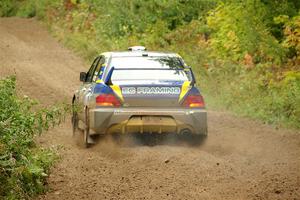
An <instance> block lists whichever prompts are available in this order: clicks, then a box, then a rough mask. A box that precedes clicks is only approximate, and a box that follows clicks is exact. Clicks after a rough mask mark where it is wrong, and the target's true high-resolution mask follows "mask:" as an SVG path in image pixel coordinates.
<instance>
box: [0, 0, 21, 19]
mask: <svg viewBox="0 0 300 200" xmlns="http://www.w3.org/2000/svg"><path fill="white" fill-rule="evenodd" d="M17 8H18V5H17V3H16V2H14V1H12V0H1V1H0V17H10V16H14V15H15V14H16V11H17Z"/></svg>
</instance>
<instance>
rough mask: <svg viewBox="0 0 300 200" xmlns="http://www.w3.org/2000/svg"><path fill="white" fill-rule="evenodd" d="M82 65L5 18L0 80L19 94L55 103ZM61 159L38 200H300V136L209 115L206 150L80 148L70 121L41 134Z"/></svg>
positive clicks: (46, 38) (107, 143)
mask: <svg viewBox="0 0 300 200" xmlns="http://www.w3.org/2000/svg"><path fill="white" fill-rule="evenodd" d="M87 68H88V65H86V64H85V63H84V62H83V61H82V60H81V59H79V58H78V57H76V56H75V55H74V54H72V53H71V52H70V51H68V50H66V49H65V48H64V47H62V46H61V45H60V44H59V43H58V42H57V41H56V40H55V39H53V38H52V37H51V36H50V35H49V34H48V32H47V30H46V29H45V28H44V27H43V26H42V25H41V24H39V23H38V22H37V21H36V20H34V19H29V20H28V19H18V18H3V19H0V77H3V76H6V75H8V74H13V73H16V75H17V84H18V87H19V88H20V93H21V94H24V95H28V96H30V97H33V98H36V99H39V100H40V101H41V102H42V103H43V104H46V105H51V104H53V103H55V102H61V101H63V100H64V99H66V98H67V100H70V99H71V95H72V92H73V91H74V90H75V89H76V88H77V86H78V85H79V81H78V78H79V72H80V71H83V70H86V69H87ZM39 141H40V142H41V143H42V144H43V145H46V146H58V145H62V146H63V148H61V150H60V153H61V155H62V159H61V161H60V162H58V163H57V164H56V165H55V166H54V167H53V169H52V173H51V175H50V176H49V188H50V190H49V192H48V193H47V194H45V195H42V196H40V197H39V199H300V189H299V188H300V133H299V131H293V130H284V129H279V130H275V129H274V128H272V127H271V126H268V125H263V124H261V123H259V122H256V121H252V120H248V119H239V118H237V117H234V116H232V115H230V114H228V113H223V112H216V111H210V112H209V138H208V141H207V143H206V145H205V146H202V147H189V146H185V145H184V144H169V143H166V144H163V145H156V146H153V147H151V146H147V145H142V144H140V143H138V142H136V141H135V142H131V143H130V142H129V143H126V144H125V145H117V144H115V142H114V141H113V140H111V139H110V138H105V139H102V140H101V141H100V142H99V144H97V145H96V146H94V147H92V148H90V149H87V150H86V149H82V148H79V147H78V146H77V145H76V143H75V141H74V139H73V138H72V133H71V126H70V123H69V122H68V120H67V122H66V123H64V124H62V125H61V126H60V127H57V128H54V129H53V130H51V131H49V132H48V133H46V134H44V135H43V136H42V137H41V138H39Z"/></svg>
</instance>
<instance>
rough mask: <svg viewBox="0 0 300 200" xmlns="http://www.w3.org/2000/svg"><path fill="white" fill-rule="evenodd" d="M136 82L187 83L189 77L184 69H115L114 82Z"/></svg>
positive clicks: (112, 79) (112, 78)
mask: <svg viewBox="0 0 300 200" xmlns="http://www.w3.org/2000/svg"><path fill="white" fill-rule="evenodd" d="M135 80H153V81H187V80H188V76H187V74H186V73H185V72H184V70H182V69H179V70H172V69H167V70H164V69H115V70H114V71H113V73H112V77H111V81H112V82H115V81H135Z"/></svg>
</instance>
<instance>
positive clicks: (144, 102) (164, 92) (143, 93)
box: [72, 46, 207, 147]
mask: <svg viewBox="0 0 300 200" xmlns="http://www.w3.org/2000/svg"><path fill="white" fill-rule="evenodd" d="M80 81H82V82H83V84H82V85H81V86H80V88H79V89H78V90H77V91H76V92H75V94H74V96H73V99H72V105H73V116H72V125H73V133H75V132H76V131H77V130H81V132H83V143H84V145H85V146H86V147H87V146H88V145H89V144H90V143H92V138H91V137H90V136H91V135H94V134H115V133H118V134H128V133H140V134H151V133H157V134H164V133H168V134H170V133H171V134H179V135H183V134H188V135H190V137H193V139H197V138H199V139H203V138H205V136H206V135H207V112H206V109H205V104H204V100H203V97H202V95H201V93H200V90H199V89H198V88H197V87H196V85H195V83H196V81H195V77H194V74H193V72H192V70H191V68H190V67H188V66H187V65H186V64H185V62H184V61H183V59H182V58H181V57H180V56H179V55H178V54H175V53H165V52H153V51H147V50H146V48H145V47H142V46H135V47H130V48H129V49H128V51H120V52H105V53H102V54H101V55H100V56H98V57H97V58H96V59H95V60H94V62H93V64H92V66H91V67H90V69H89V70H88V72H87V73H86V72H81V73H80Z"/></svg>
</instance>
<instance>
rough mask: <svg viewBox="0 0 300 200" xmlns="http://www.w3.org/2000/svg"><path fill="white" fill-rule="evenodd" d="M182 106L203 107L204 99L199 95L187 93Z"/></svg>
mask: <svg viewBox="0 0 300 200" xmlns="http://www.w3.org/2000/svg"><path fill="white" fill-rule="evenodd" d="M182 106H184V107H189V108H204V107H205V104H204V100H203V97H202V96H201V95H189V96H187V97H186V98H185V100H184V101H183V103H182Z"/></svg>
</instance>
